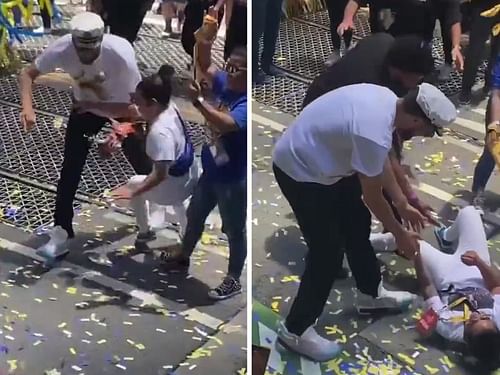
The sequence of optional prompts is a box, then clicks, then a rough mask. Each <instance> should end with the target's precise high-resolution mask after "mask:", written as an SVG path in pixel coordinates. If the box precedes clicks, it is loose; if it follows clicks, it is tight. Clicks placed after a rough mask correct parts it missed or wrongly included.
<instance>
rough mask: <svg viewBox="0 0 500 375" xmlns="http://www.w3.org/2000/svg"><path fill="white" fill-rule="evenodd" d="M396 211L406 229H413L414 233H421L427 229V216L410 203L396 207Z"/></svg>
mask: <svg viewBox="0 0 500 375" xmlns="http://www.w3.org/2000/svg"><path fill="white" fill-rule="evenodd" d="M396 209H397V210H398V213H399V215H400V216H401V219H403V224H404V225H405V227H406V228H412V229H413V230H414V231H416V232H420V231H421V230H422V229H423V228H424V227H425V216H424V215H422V214H421V213H420V212H419V211H418V210H417V209H416V208H414V207H412V206H411V205H410V204H409V203H408V202H405V203H403V204H401V205H396Z"/></svg>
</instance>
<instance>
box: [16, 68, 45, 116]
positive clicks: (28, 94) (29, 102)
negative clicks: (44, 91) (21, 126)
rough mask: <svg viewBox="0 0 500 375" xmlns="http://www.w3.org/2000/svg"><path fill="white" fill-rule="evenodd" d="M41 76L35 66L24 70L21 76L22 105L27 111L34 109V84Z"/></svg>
mask: <svg viewBox="0 0 500 375" xmlns="http://www.w3.org/2000/svg"><path fill="white" fill-rule="evenodd" d="M39 76H40V72H39V71H38V69H37V68H36V66H35V64H31V65H30V66H29V67H27V68H25V69H23V70H22V71H21V74H20V75H19V89H20V91H21V105H22V107H23V109H24V108H26V109H29V108H31V109H33V82H35V80H36V79H37V78H38V77H39Z"/></svg>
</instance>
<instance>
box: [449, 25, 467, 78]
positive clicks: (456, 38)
mask: <svg viewBox="0 0 500 375" xmlns="http://www.w3.org/2000/svg"><path fill="white" fill-rule="evenodd" d="M461 39H462V26H461V24H460V22H457V23H454V24H453V25H452V26H451V45H452V49H451V55H452V58H453V61H454V63H455V68H456V69H457V70H458V71H462V70H463V69H464V57H463V55H462V51H461V47H460V40H461Z"/></svg>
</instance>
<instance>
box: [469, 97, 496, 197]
mask: <svg viewBox="0 0 500 375" xmlns="http://www.w3.org/2000/svg"><path fill="white" fill-rule="evenodd" d="M490 119H491V98H490V100H489V101H488V104H487V106H486V119H485V120H486V121H485V124H486V126H487V125H488V124H489V123H490ZM494 169H495V159H494V158H493V156H492V155H491V152H490V151H489V150H488V147H486V146H484V148H483V153H482V154H481V157H480V158H479V161H478V163H477V165H476V168H475V169H474V178H473V180H472V193H473V194H474V196H475V197H476V196H478V195H481V194H482V192H483V191H484V189H485V188H486V184H487V183H488V180H489V179H490V176H491V174H492V173H493V170H494ZM483 203H484V202H483Z"/></svg>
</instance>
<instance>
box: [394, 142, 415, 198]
mask: <svg viewBox="0 0 500 375" xmlns="http://www.w3.org/2000/svg"><path fill="white" fill-rule="evenodd" d="M389 159H390V163H391V167H392V170H393V172H394V177H395V178H396V181H397V183H398V185H399V187H400V188H401V191H402V192H403V194H404V196H405V197H407V198H408V197H410V196H412V195H413V194H414V191H413V188H412V187H411V184H410V182H409V181H408V178H407V177H406V173H405V170H404V168H403V167H402V166H401V163H400V162H399V160H398V159H397V157H396V155H394V153H393V152H390V153H389Z"/></svg>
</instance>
